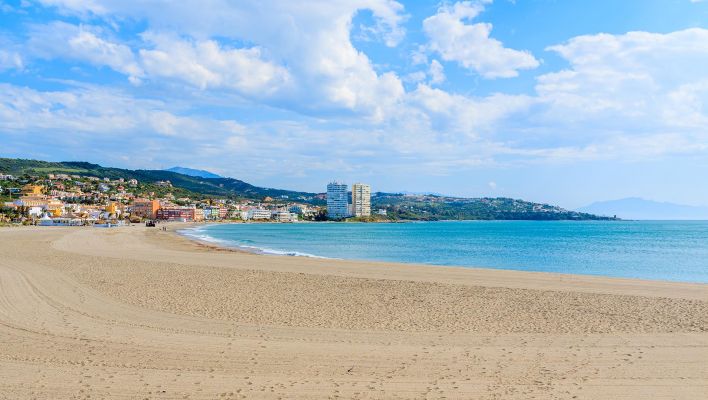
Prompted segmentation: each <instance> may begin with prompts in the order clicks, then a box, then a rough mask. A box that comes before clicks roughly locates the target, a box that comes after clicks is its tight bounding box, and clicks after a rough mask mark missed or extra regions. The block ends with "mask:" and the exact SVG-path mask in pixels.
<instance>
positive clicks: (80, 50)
mask: <svg viewBox="0 0 708 400" xmlns="http://www.w3.org/2000/svg"><path fill="white" fill-rule="evenodd" d="M103 34H104V32H103V29H101V28H99V27H96V26H91V25H78V26H77V25H72V24H67V23H64V22H53V23H50V24H48V25H34V26H33V27H32V29H31V32H30V40H29V42H28V44H27V46H28V48H29V51H30V52H31V53H32V55H34V56H39V57H43V58H63V59H70V60H79V61H84V62H87V63H89V64H91V65H94V66H99V67H101V66H107V67H109V68H112V69H114V70H116V71H118V72H121V73H123V74H125V75H127V76H128V77H129V79H131V80H133V81H137V80H138V79H139V78H140V77H141V76H142V75H143V71H142V69H141V68H140V66H139V65H138V63H137V61H136V59H135V55H134V54H133V51H132V50H131V49H130V47H128V46H126V45H124V44H120V43H117V42H114V41H110V40H107V39H104V38H101V37H100V36H102V35H103Z"/></svg>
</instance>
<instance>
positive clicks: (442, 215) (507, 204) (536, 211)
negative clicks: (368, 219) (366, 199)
mask: <svg viewBox="0 0 708 400" xmlns="http://www.w3.org/2000/svg"><path fill="white" fill-rule="evenodd" d="M376 209H385V210H386V211H387V214H388V217H389V218H391V219H401V220H413V221H439V220H607V219H609V218H604V217H598V216H596V215H592V214H585V213H579V212H575V211H569V210H565V209H562V208H560V207H556V206H551V205H548V204H540V203H532V202H528V201H523V200H516V199H509V198H487V197H485V198H474V199H466V198H454V197H443V196H432V195H425V196H424V195H419V196H412V195H403V194H390V193H376V194H375V195H374V197H373V198H372V211H374V210H376Z"/></svg>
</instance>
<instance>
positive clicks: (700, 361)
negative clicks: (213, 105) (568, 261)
mask: <svg viewBox="0 0 708 400" xmlns="http://www.w3.org/2000/svg"><path fill="white" fill-rule="evenodd" d="M176 227H177V225H174V226H172V227H171V228H170V231H167V232H165V231H161V230H158V229H155V228H145V227H143V226H131V227H121V228H112V229H98V228H35V227H27V228H0V344H1V345H0V399H8V400H9V399H12V400H14V399H35V398H36V399H89V398H91V399H97V398H98V399H101V398H110V399H220V398H226V399H236V398H248V399H252V398H268V399H271V398H273V399H277V398H282V399H309V398H342V399H350V398H362V399H363V398H367V399H382V398H399V399H419V398H449V399H471V398H472V399H531V398H535V399H645V398H652V399H699V398H705V393H708V362H706V360H708V285H701V284H688V283H671V282H654V281H640V280H631V279H610V278H601V277H590V276H578V275H560V274H545V273H531V272H516V271H498V270H485V269H470V268H447V267H431V266H416V265H400V264H388V263H373V262H359V261H343V260H327V259H312V258H304V257H278V256H263V255H255V254H248V253H241V252H235V251H228V250H224V249H215V248H211V247H209V246H205V245H202V244H199V243H196V242H192V241H189V240H187V239H185V238H182V237H180V236H178V235H176V234H175V233H174V232H172V231H173V230H174V229H175V228H176Z"/></svg>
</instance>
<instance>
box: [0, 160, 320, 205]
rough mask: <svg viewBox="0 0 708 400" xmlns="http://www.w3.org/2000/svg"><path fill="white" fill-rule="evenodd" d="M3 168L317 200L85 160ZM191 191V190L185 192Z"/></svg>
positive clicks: (11, 163) (4, 164)
mask: <svg viewBox="0 0 708 400" xmlns="http://www.w3.org/2000/svg"><path fill="white" fill-rule="evenodd" d="M0 171H1V172H4V173H6V174H12V175H18V176H19V175H37V176H43V175H47V174H73V175H80V176H96V177H99V178H104V177H105V178H110V179H118V178H123V179H126V180H127V179H137V180H138V181H141V182H156V181H170V182H171V183H172V185H173V186H174V187H175V188H178V189H183V190H185V191H188V192H193V193H196V194H200V195H202V196H201V197H203V196H220V197H242V198H249V199H261V198H264V197H266V196H268V197H272V198H285V197H287V198H288V199H299V200H303V201H309V202H317V199H315V198H314V196H315V193H307V192H297V191H292V190H281V189H271V188H263V187H258V186H254V185H251V184H249V183H246V182H244V181H241V180H238V179H233V178H211V179H206V178H201V177H195V176H189V175H184V174H180V173H177V172H171V171H163V170H144V169H138V170H129V169H122V168H110V167H103V166H100V165H98V164H92V163H88V162H83V161H62V162H49V161H38V160H22V159H10V158H0ZM186 194H187V195H188V193H186Z"/></svg>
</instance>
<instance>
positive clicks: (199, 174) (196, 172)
mask: <svg viewBox="0 0 708 400" xmlns="http://www.w3.org/2000/svg"><path fill="white" fill-rule="evenodd" d="M164 171H169V172H176V173H178V174H182V175H187V176H193V177H196V178H206V179H218V178H224V177H223V176H221V175H217V174H215V173H213V172H210V171H207V170H204V169H194V168H188V167H180V166H174V167H172V168H167V169H165V170H164Z"/></svg>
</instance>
